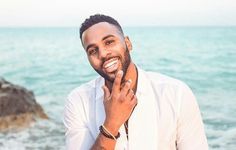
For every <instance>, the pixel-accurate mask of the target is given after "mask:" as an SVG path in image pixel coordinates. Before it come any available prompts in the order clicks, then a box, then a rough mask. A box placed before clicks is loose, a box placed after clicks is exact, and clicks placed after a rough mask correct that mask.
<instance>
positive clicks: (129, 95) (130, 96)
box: [126, 89, 134, 100]
mask: <svg viewBox="0 0 236 150" xmlns="http://www.w3.org/2000/svg"><path fill="white" fill-rule="evenodd" d="M126 96H127V97H128V98H130V100H131V99H132V98H133V96H134V91H133V90H132V89H130V90H129V91H128V94H127V95H126Z"/></svg>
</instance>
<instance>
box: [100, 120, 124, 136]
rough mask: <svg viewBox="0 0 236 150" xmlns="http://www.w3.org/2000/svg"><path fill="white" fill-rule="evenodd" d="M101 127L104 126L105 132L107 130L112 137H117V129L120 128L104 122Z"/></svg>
mask: <svg viewBox="0 0 236 150" xmlns="http://www.w3.org/2000/svg"><path fill="white" fill-rule="evenodd" d="M103 126H104V127H105V128H106V129H107V130H109V131H110V132H111V134H113V135H117V134H118V132H119V128H120V127H119V126H117V125H114V124H111V123H109V122H108V121H105V122H104V124H103Z"/></svg>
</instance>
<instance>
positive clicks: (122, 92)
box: [121, 79, 132, 96]
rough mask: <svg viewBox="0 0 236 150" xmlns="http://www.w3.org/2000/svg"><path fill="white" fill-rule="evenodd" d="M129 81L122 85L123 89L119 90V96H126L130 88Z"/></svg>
mask: <svg viewBox="0 0 236 150" xmlns="http://www.w3.org/2000/svg"><path fill="white" fill-rule="evenodd" d="M131 82H132V81H131V79H129V80H128V81H127V82H126V83H125V85H124V87H123V88H122V89H121V94H123V95H124V96H126V95H127V94H128V92H129V90H131V89H130V87H131Z"/></svg>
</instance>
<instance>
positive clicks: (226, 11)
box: [0, 0, 236, 27]
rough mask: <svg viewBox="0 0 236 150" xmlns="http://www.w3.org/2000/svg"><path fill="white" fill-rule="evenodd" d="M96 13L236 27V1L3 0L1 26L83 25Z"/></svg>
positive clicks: (157, 22)
mask: <svg viewBox="0 0 236 150" xmlns="http://www.w3.org/2000/svg"><path fill="white" fill-rule="evenodd" d="M96 13H102V14H106V15H110V16H112V17H114V18H115V19H117V20H118V21H119V22H120V23H121V25H122V26H236V0H116V1H114V0H93V1H91V0H0V27H19V26H20V27H38V26H39V27H40V26H43V27H50V26H58V27H67V26H68V27H70V26H79V25H80V24H81V22H82V21H83V20H84V19H86V18H87V17H89V16H90V15H93V14H96Z"/></svg>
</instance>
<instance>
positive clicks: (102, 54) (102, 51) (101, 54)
mask: <svg viewBox="0 0 236 150" xmlns="http://www.w3.org/2000/svg"><path fill="white" fill-rule="evenodd" d="M110 53H111V52H110V51H109V50H107V49H105V48H103V49H100V51H99V57H100V58H101V59H104V58H106V57H107V56H108V55H109V54H110Z"/></svg>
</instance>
